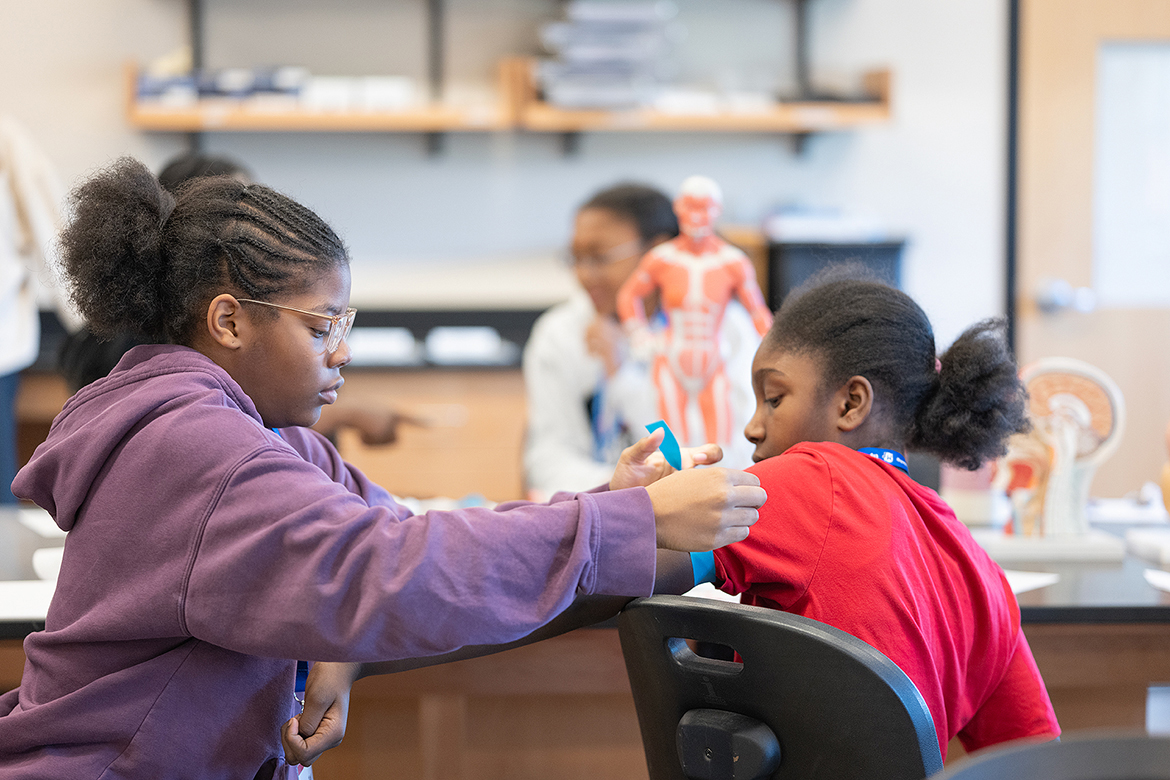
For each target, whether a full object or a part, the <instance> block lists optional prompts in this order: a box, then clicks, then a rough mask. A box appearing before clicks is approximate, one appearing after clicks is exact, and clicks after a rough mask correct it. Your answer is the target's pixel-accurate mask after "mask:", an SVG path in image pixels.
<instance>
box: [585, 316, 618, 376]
mask: <svg viewBox="0 0 1170 780" xmlns="http://www.w3.org/2000/svg"><path fill="white" fill-rule="evenodd" d="M625 343H626V335H625V333H623V332H622V326H621V325H619V324H618V321H617V320H615V319H614V318H613V317H606V316H598V317H596V318H595V319H594V320H593V322H591V323H589V327H588V328H586V329H585V349H586V351H588V352H589V354H590V355H593V356H594V357H596V358H598V359H600V360H601V364H602V365H603V366H604V367H605V375H606V376H613V375H614V374H616V373H617V372H618V369H619V368H621V366H622V361H623V359H624V357H625V355H624V353H625Z"/></svg>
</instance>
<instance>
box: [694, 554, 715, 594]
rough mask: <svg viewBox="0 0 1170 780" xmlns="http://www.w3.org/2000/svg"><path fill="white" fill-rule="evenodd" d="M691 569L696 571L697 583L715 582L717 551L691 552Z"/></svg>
mask: <svg viewBox="0 0 1170 780" xmlns="http://www.w3.org/2000/svg"><path fill="white" fill-rule="evenodd" d="M691 570H692V571H693V572H694V573H695V584H696V585H698V584H699V583H701V582H712V583H713V582H715V553H713V552H711V551H710V550H708V551H707V552H693V553H691Z"/></svg>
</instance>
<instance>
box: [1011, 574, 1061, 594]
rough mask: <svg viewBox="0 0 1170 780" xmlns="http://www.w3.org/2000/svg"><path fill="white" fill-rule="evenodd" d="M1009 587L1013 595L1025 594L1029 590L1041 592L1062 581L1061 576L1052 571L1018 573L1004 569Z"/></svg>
mask: <svg viewBox="0 0 1170 780" xmlns="http://www.w3.org/2000/svg"><path fill="white" fill-rule="evenodd" d="M1003 573H1004V575H1006V576H1007V581H1008V585H1010V586H1011V588H1012V593H1024V592H1026V591H1029V590H1039V589H1040V588H1046V587H1048V586H1049V585H1053V584H1055V583H1056V582H1058V581H1059V580H1060V575H1059V574H1055V573H1053V572H1050V571H1016V570H1014V569H1004V570H1003Z"/></svg>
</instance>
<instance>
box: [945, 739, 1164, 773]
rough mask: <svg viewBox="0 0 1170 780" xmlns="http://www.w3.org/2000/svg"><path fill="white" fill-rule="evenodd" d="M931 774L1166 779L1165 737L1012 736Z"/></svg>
mask: <svg viewBox="0 0 1170 780" xmlns="http://www.w3.org/2000/svg"><path fill="white" fill-rule="evenodd" d="M931 780H1170V737H1166V736H1158V737H1151V736H1149V735H1147V734H1145V733H1144V732H1142V733H1132V732H1130V733H1097V734H1090V733H1085V734H1074V735H1071V736H1066V737H1062V738H1061V740H1060V741H1059V742H1051V741H1050V742H1013V743H1009V744H1006V745H1003V746H1002V747H997V748H989V749H987V750H981V751H979V752H978V753H975V754H973V755H971V756H968V757H967V758H964V759H962V760H960V761H956V762H955V763H954V764H953V765H952V766H951V767H950V768H948V769H947V771H945V772H943V773H941V774H939V775H936V776H935V777H934V778H932V779H931Z"/></svg>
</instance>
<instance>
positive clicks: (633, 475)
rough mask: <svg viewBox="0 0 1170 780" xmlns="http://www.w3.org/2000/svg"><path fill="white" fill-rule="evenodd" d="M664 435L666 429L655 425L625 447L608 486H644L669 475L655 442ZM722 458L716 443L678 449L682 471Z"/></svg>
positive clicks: (660, 441)
mask: <svg viewBox="0 0 1170 780" xmlns="http://www.w3.org/2000/svg"><path fill="white" fill-rule="evenodd" d="M664 436H666V432H665V431H663V430H662V429H661V428H659V429H658V430H656V431H654V433H652V434H650V435H649V436H647V437H645V438H644V439H640V440H639V441H637V442H635V443H634V444H631V445H630V446H629V447H626V448H625V450H623V451H622V456H621V457H620V458H618V463H617V467H616V468H615V469H614V471H613V478H612V479H610V481H609V489H610V490H622V489H623V488H631V487H646V486H647V485H650V484H651V483H654V482H657V481H658V480H660V479H662V478H663V477H665V476H666V475H667V474H673V473H674V469H673V468H671V466H670V464H669V463H667V462H666V458H664V457H662V453H661V452H658V445H659V444H662V439H663V437H664ZM722 458H723V450H722V448H720V446H719V445H718V444H704V445H703V446H701V447H683V448H682V466H683V469H684V470H686V469H689V468H693V467H695V466H709V465H711V464H712V463H718V462H719V461H720V460H721V459H722Z"/></svg>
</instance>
